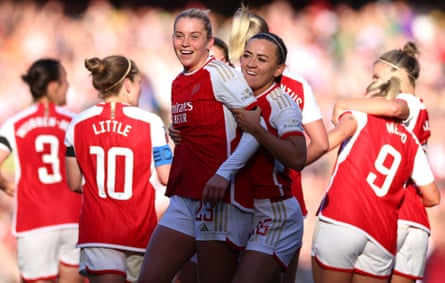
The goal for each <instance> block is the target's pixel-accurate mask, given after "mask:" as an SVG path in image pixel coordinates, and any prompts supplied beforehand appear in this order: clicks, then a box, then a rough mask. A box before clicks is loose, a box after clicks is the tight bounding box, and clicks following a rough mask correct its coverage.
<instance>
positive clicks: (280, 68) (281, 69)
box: [274, 64, 286, 78]
mask: <svg viewBox="0 0 445 283" xmlns="http://www.w3.org/2000/svg"><path fill="white" fill-rule="evenodd" d="M285 68H286V65H285V64H280V65H278V67H277V68H276V70H275V73H274V77H275V78H276V77H279V76H281V75H282V74H283V72H284V69H285Z"/></svg>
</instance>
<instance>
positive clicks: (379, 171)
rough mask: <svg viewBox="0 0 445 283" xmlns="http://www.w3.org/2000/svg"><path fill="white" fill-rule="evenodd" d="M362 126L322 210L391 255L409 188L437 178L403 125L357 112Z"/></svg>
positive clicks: (338, 163)
mask: <svg viewBox="0 0 445 283" xmlns="http://www.w3.org/2000/svg"><path fill="white" fill-rule="evenodd" d="M352 113H353V115H354V117H355V118H356V120H357V123H358V126H357V130H356V132H355V133H354V135H353V136H352V137H351V138H350V139H349V140H348V141H347V142H345V143H344V145H343V147H342V149H341V151H340V152H339V155H338V157H337V161H336V164H335V167H334V171H333V174H332V176H331V179H330V183H329V186H328V191H327V193H326V196H325V198H324V199H323V202H322V204H321V206H320V212H319V215H320V217H321V218H322V219H325V220H327V221H333V222H336V223H343V224H344V225H348V226H353V227H356V228H357V229H359V230H361V231H363V232H364V233H366V234H367V235H368V236H369V237H370V238H371V239H373V240H374V241H376V243H377V244H379V245H381V246H383V247H384V248H385V249H387V250H388V251H389V252H391V253H393V254H395V252H396V237H397V215H398V208H399V205H400V203H401V201H402V198H403V196H404V193H405V191H404V189H403V185H404V183H405V182H406V180H407V179H409V178H412V179H413V180H414V181H415V182H416V183H417V184H419V185H426V184H429V183H431V182H433V181H434V176H433V173H432V171H431V168H430V166H429V164H428V160H427V158H426V156H425V153H424V152H423V149H422V146H421V145H420V144H419V143H418V141H417V139H416V138H415V136H414V134H412V132H410V131H409V130H407V129H406V128H405V127H404V126H403V125H402V124H400V123H397V122H394V121H391V120H386V119H383V118H378V117H375V116H371V115H366V114H364V113H360V112H356V111H353V112H352Z"/></svg>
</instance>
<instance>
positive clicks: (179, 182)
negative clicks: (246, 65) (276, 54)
mask: <svg viewBox="0 0 445 283" xmlns="http://www.w3.org/2000/svg"><path fill="white" fill-rule="evenodd" d="M172 43H173V48H174V51H175V54H176V57H177V58H178V60H179V62H180V63H181V64H182V66H183V71H182V72H181V73H180V74H179V75H178V76H177V77H176V78H175V80H174V81H173V83H172V93H171V105H172V111H171V112H172V119H171V120H172V122H173V124H172V128H174V129H176V130H180V133H181V142H180V143H179V144H177V145H176V146H175V151H174V156H175V158H174V159H173V164H172V168H171V173H170V178H169V181H168V185H167V190H166V195H167V196H169V197H170V203H169V207H168V208H167V211H166V212H165V213H164V215H163V217H162V218H161V220H160V222H159V225H158V227H157V228H156V231H155V233H154V234H153V236H152V238H151V239H150V243H149V245H148V247H147V251H146V254H145V258H144V262H143V268H142V271H141V276H140V278H139V282H141V283H143V282H159V283H167V282H172V279H173V277H174V276H175V274H176V273H177V272H178V271H179V270H180V269H181V268H182V266H184V264H185V263H186V262H187V261H188V260H189V259H190V258H192V256H193V255H194V254H195V252H196V253H197V256H198V261H199V264H200V266H202V268H199V272H198V275H199V281H200V282H215V283H218V282H230V281H231V279H232V276H233V274H234V272H235V269H236V264H237V261H238V254H239V250H240V249H242V248H243V247H244V246H245V244H246V241H247V237H248V233H249V229H250V223H251V217H252V214H251V213H248V211H249V210H251V209H252V199H251V197H250V195H251V193H250V191H249V190H244V191H241V190H240V191H235V189H234V186H230V192H229V190H228V187H229V183H230V180H232V179H233V178H232V174H233V173H234V172H235V171H236V170H237V169H239V168H240V167H241V166H242V164H244V163H245V162H246V161H247V159H248V157H250V155H251V154H252V153H253V151H254V150H255V149H256V148H257V146H258V143H257V142H256V141H255V139H253V137H252V136H250V135H247V134H242V135H241V133H240V132H239V131H237V129H236V123H235V120H234V118H233V115H232V113H231V111H230V110H234V109H239V108H249V109H250V108H253V107H255V106H256V100H255V97H254V96H253V94H252V91H251V89H250V88H249V86H248V85H247V83H246V81H245V80H244V78H243V76H242V74H241V73H240V72H239V71H237V70H235V69H233V68H232V67H230V66H229V65H227V64H225V63H223V62H221V61H218V60H216V59H215V57H213V56H210V53H209V50H210V48H211V47H212V45H213V32H212V26H211V22H210V18H209V16H208V11H206V10H200V9H196V8H192V9H188V10H184V11H182V12H181V13H179V14H178V15H177V17H176V18H175V21H174V24H173V35H172ZM237 141H239V143H238V146H237V147H236V148H235V147H234V145H236V144H237ZM249 143H253V144H254V145H253V146H252V145H250V144H249ZM240 148H241V150H238V149H240ZM230 154H232V156H237V157H238V161H239V163H237V164H229V165H227V166H221V164H223V162H224V161H225V160H226V159H227V156H229V155H230ZM220 166H221V167H222V168H223V169H222V170H221V169H220V170H218V169H219V168H220ZM217 170H218V171H217ZM216 173H217V174H216ZM201 200H202V201H201ZM217 202H218V203H217ZM222 219H224V221H222V222H221V220H222ZM221 223H223V224H221Z"/></svg>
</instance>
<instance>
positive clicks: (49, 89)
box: [46, 81, 60, 96]
mask: <svg viewBox="0 0 445 283" xmlns="http://www.w3.org/2000/svg"><path fill="white" fill-rule="evenodd" d="M59 86H60V84H59V82H58V81H51V82H49V83H48V85H47V86H46V95H47V96H51V95H53V94H55V93H57V91H58V89H59Z"/></svg>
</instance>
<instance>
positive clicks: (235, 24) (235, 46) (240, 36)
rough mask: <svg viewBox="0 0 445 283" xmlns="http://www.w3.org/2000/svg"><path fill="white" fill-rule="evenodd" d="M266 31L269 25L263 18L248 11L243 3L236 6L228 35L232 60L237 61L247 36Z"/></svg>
mask: <svg viewBox="0 0 445 283" xmlns="http://www.w3.org/2000/svg"><path fill="white" fill-rule="evenodd" d="M268 31H269V26H268V25H267V23H266V21H265V20H264V19H263V18H261V17H260V16H258V15H255V14H252V13H250V12H249V10H248V8H247V7H246V6H244V5H242V6H241V7H240V8H238V10H237V11H236V12H235V14H234V15H233V19H232V32H231V34H230V37H229V53H230V58H231V59H232V62H237V61H239V59H240V58H241V55H242V54H243V52H244V47H245V46H246V42H247V40H248V39H249V38H251V37H252V36H253V35H255V34H257V33H260V32H268Z"/></svg>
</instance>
